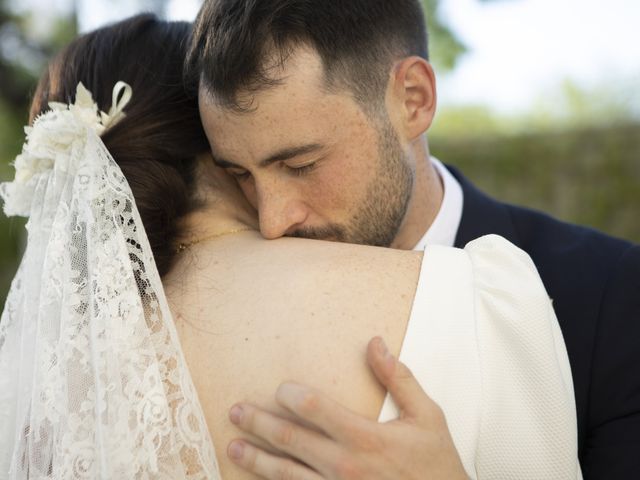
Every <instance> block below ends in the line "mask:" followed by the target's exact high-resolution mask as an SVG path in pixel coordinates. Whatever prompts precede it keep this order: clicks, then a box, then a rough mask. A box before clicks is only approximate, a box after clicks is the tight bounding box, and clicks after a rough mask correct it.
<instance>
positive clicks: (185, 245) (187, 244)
mask: <svg viewBox="0 0 640 480" xmlns="http://www.w3.org/2000/svg"><path fill="white" fill-rule="evenodd" d="M252 230H253V228H236V229H235V230H227V231H226V232H221V233H216V234H214V235H209V236H207V237H202V238H198V239H197V240H192V241H191V242H185V243H181V244H179V245H178V249H177V250H176V253H181V252H184V251H185V250H186V249H187V248H190V247H192V246H194V245H195V244H197V243H201V242H206V241H207V240H213V239H214V238H219V237H224V236H226V235H233V234H234V233H240V232H250V231H252Z"/></svg>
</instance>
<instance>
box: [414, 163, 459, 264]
mask: <svg viewBox="0 0 640 480" xmlns="http://www.w3.org/2000/svg"><path fill="white" fill-rule="evenodd" d="M431 163H432V164H433V166H434V167H435V169H436V171H437V172H438V175H440V179H441V180H442V188H443V190H444V195H443V197H442V203H441V204H440V209H439V210H438V214H437V215H436V218H435V219H434V220H433V222H432V223H431V225H430V226H429V228H428V229H427V231H426V232H425V234H424V235H423V236H422V238H421V239H420V241H418V243H417V244H416V245H415V247H413V250H418V251H422V250H424V249H425V247H426V246H427V245H443V246H445V247H453V245H454V244H455V241H456V234H457V233H458V227H460V221H461V220H462V208H463V205H464V192H463V191H462V186H460V182H458V180H457V179H456V177H454V176H453V175H452V174H451V172H450V171H449V170H447V167H445V166H444V165H443V164H442V162H440V160H438V159H437V158H435V157H431Z"/></svg>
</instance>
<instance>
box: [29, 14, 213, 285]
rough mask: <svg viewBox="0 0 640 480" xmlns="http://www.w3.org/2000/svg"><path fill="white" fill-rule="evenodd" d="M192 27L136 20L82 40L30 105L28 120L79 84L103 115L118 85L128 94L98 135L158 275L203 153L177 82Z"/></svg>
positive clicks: (68, 97)
mask: <svg viewBox="0 0 640 480" xmlns="http://www.w3.org/2000/svg"><path fill="white" fill-rule="evenodd" d="M190 32H191V24H189V23H186V22H164V21H159V20H158V19H157V18H156V17H155V16H153V15H146V14H145V15H138V16H136V17H132V18H130V19H127V20H124V21H122V22H119V23H115V24H113V25H110V26H107V27H104V28H101V29H98V30H95V31H93V32H90V33H87V34H86V35H82V36H81V37H79V38H77V39H76V40H74V41H73V42H72V43H71V44H70V45H68V46H67V47H66V48H65V49H64V50H63V51H62V52H60V53H59V54H58V55H57V57H56V58H55V59H54V60H53V61H52V62H51V63H50V65H49V67H48V69H47V71H46V72H45V73H44V74H43V76H42V78H41V79H40V82H39V84H38V87H37V90H36V92H35V95H34V98H33V102H32V105H31V112H30V119H31V120H30V121H31V122H32V121H33V119H34V118H35V117H36V116H38V115H39V114H41V113H43V112H45V111H47V110H48V103H49V102H51V101H57V102H62V103H71V102H73V101H74V100H75V92H76V87H77V85H78V82H82V83H83V84H84V86H85V87H86V88H87V89H88V90H89V91H90V92H91V93H92V94H93V98H94V100H95V101H96V102H97V104H98V108H100V110H102V111H105V112H106V111H108V110H109V108H110V106H111V101H112V99H111V97H112V91H113V87H114V85H115V84H116V82H118V81H119V80H122V81H124V82H127V83H128V84H129V85H131V87H132V89H133V97H132V99H131V101H130V102H129V103H128V105H127V107H126V108H125V113H126V116H125V118H124V119H122V120H121V121H120V122H118V123H117V124H116V125H114V126H113V127H112V128H110V129H109V130H107V131H106V132H105V133H104V134H103V135H102V140H103V141H104V143H105V145H106V147H107V149H108V150H109V152H110V153H111V155H112V156H113V158H114V159H115V161H116V162H117V163H118V165H119V166H120V168H121V169H122V172H123V173H124V175H125V177H126V179H127V181H128V182H129V185H130V186H131V190H132V192H133V195H134V197H135V200H136V204H137V207H138V210H139V212H140V216H141V218H142V222H143V224H144V227H145V230H146V232H147V236H148V237H149V242H150V244H151V249H152V250H153V254H154V257H155V261H156V264H157V266H158V271H159V272H160V275H161V276H163V275H165V274H166V273H167V272H168V271H169V269H170V268H171V265H172V261H173V259H174V257H175V251H176V237H177V236H178V234H179V233H180V231H179V230H180V219H181V218H182V217H183V216H184V215H186V214H187V213H188V212H190V211H191V210H193V209H194V208H195V204H194V201H193V200H192V190H193V177H194V171H195V162H196V160H195V159H196V155H198V154H200V153H203V152H206V151H207V150H208V149H209V147H208V144H207V139H206V137H205V134H204V131H203V128H202V125H201V122H200V117H199V114H198V100H197V92H194V91H189V90H188V88H187V87H185V86H184V83H183V69H182V66H183V64H184V58H185V55H186V50H187V43H188V37H189V35H190Z"/></svg>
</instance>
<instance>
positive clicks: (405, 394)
mask: <svg viewBox="0 0 640 480" xmlns="http://www.w3.org/2000/svg"><path fill="white" fill-rule="evenodd" d="M367 362H368V363H369V366H370V367H371V370H372V371H373V373H374V375H375V376H376V378H377V379H378V381H379V382H380V383H381V384H382V385H383V386H384V387H385V388H386V389H387V390H388V391H389V393H390V394H391V396H392V397H393V401H394V402H395V403H396V405H397V407H398V409H399V410H400V418H407V417H409V418H417V417H419V416H420V414H421V413H424V412H425V411H427V409H428V408H429V407H430V406H431V405H432V404H433V400H431V399H430V398H429V396H428V395H427V394H426V393H425V392H424V390H423V389H422V387H421V386H420V384H419V383H418V381H417V380H416V378H415V377H414V376H413V373H411V370H409V368H408V367H407V366H406V365H405V364H404V363H402V362H400V361H399V360H397V359H396V358H394V356H393V355H392V354H391V352H389V350H388V348H387V346H386V345H385V343H384V340H383V339H382V338H381V337H374V338H372V339H371V340H370V341H369V345H368V346H367Z"/></svg>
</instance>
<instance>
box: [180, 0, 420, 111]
mask: <svg viewBox="0 0 640 480" xmlns="http://www.w3.org/2000/svg"><path fill="white" fill-rule="evenodd" d="M301 45H306V46H309V47H312V48H313V49H314V50H315V51H316V52H317V53H318V54H319V56H320V58H321V60H322V63H323V66H324V73H325V84H326V87H327V88H328V89H336V88H338V89H347V90H348V91H350V92H351V93H352V94H353V96H354V98H355V99H356V101H358V102H359V103H360V104H361V105H362V106H364V107H365V109H368V108H367V107H371V105H372V104H380V103H381V102H383V101H384V93H385V90H386V87H387V83H388V78H389V71H390V68H391V66H392V64H393V61H394V60H396V59H398V58H404V57H407V56H411V55H418V56H420V57H423V58H425V59H428V48H427V34H426V27H425V22H424V16H423V12H422V8H421V6H420V2H419V1H418V0H205V3H204V5H203V6H202V8H201V10H200V13H199V14H198V17H197V18H196V21H195V24H194V29H193V37H192V40H191V45H190V48H189V53H188V56H187V69H186V72H187V75H188V78H189V79H190V81H195V82H199V83H200V85H201V86H202V87H204V88H205V89H206V90H207V91H208V92H209V93H210V94H212V95H213V97H214V98H215V99H216V101H218V102H219V103H220V104H222V105H223V106H225V107H228V108H234V109H240V110H243V109H245V108H246V107H247V106H248V105H246V104H244V102H240V101H239V99H238V96H239V94H241V93H249V94H252V93H255V92H257V91H260V90H261V89H264V88H268V87H269V86H272V85H277V84H278V83H279V78H278V77H277V74H275V73H274V72H277V71H278V70H277V68H278V67H282V66H283V64H284V62H286V60H287V58H288V57H289V55H290V54H291V52H292V51H293V50H294V49H295V48H296V47H298V46H301Z"/></svg>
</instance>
